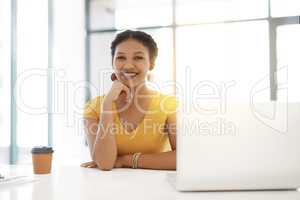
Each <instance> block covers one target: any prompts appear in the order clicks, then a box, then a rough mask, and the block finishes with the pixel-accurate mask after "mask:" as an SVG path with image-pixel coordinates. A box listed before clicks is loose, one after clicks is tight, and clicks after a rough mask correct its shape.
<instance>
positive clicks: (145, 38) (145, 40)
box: [110, 30, 158, 65]
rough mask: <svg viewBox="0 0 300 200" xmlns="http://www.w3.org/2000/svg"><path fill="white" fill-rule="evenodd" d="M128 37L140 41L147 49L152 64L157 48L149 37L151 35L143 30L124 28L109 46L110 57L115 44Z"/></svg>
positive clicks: (114, 50)
mask: <svg viewBox="0 0 300 200" xmlns="http://www.w3.org/2000/svg"><path fill="white" fill-rule="evenodd" d="M128 39H135V40H137V41H138V42H140V43H142V44H143V45H144V46H145V47H146V48H147V49H148V51H149V55H150V62H151V63H152V65H154V63H155V59H156V57H157V52H158V48H157V45H156V42H155V41H154V39H153V38H152V37H151V35H149V34H147V33H145V32H143V31H132V30H126V31H123V32H121V33H119V34H117V36H116V37H115V39H114V40H113V41H112V43H111V46H110V49H111V56H112V59H113V57H114V55H115V52H116V47H117V45H118V44H120V43H121V42H124V41H125V40H128Z"/></svg>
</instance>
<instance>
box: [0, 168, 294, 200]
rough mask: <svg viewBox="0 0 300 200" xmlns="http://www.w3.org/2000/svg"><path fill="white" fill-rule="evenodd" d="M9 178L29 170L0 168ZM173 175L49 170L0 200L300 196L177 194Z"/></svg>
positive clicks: (285, 198)
mask: <svg viewBox="0 0 300 200" xmlns="http://www.w3.org/2000/svg"><path fill="white" fill-rule="evenodd" d="M0 171H2V172H6V173H10V174H12V175H16V174H18V175H21V174H30V173H32V172H31V171H32V168H31V166H7V165H5V166H3V165H2V166H1V165H0ZM166 173H175V172H174V171H154V170H139V169H138V170H133V169H114V170H112V171H100V170H97V169H86V168H81V167H79V166H60V167H58V166H57V167H53V170H52V174H51V175H39V176H36V177H37V178H38V179H39V181H37V182H33V183H26V184H21V185H17V186H14V187H3V188H0V200H27V199H28V200H30V199H33V200H53V199H55V200H63V199H64V200H69V199H70V200H79V199H82V200H102V199H103V200H108V199H120V200H121V199H122V200H126V199H128V200H135V199H138V200H147V199H151V200H153V199H162V200H168V199H183V200H189V199H197V200H199V199H205V200H238V199H241V200H250V199H251V200H298V199H300V192H296V191H278V192H277V191H274V192H188V193H187V192H184V193H182V192H177V191H175V190H174V188H173V187H172V186H171V185H170V184H169V183H168V182H167V180H166Z"/></svg>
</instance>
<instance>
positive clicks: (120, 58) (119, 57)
mask: <svg viewBox="0 0 300 200" xmlns="http://www.w3.org/2000/svg"><path fill="white" fill-rule="evenodd" d="M124 59H125V57H124V56H117V60H124Z"/></svg>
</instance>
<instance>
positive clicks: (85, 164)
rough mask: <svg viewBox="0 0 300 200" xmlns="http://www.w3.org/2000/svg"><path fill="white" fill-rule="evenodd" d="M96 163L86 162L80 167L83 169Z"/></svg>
mask: <svg viewBox="0 0 300 200" xmlns="http://www.w3.org/2000/svg"><path fill="white" fill-rule="evenodd" d="M92 163H94V162H93V161H90V162H85V163H82V164H81V165H80V166H81V167H87V166H89V165H90V164H92Z"/></svg>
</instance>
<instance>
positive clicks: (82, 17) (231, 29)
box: [0, 0, 300, 164]
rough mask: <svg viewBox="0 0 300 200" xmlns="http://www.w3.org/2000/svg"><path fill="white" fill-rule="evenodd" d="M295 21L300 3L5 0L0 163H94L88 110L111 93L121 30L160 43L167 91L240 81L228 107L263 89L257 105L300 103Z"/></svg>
mask: <svg viewBox="0 0 300 200" xmlns="http://www.w3.org/2000/svg"><path fill="white" fill-rule="evenodd" d="M299 15H300V2H299V1H298V0H230V1H228V0H216V1H211V0H210V1H208V0H153V1H147V0H85V1H84V0H72V1H71V0H63V1H58V0H22V1H21V0H19V1H18V0H0V97H1V101H0V102H1V104H0V105H1V107H0V155H1V156H0V163H11V164H16V163H19V164H21V163H30V162H31V157H30V153H29V151H30V148H31V147H32V146H36V145H51V146H53V147H54V150H55V154H54V161H55V162H56V163H59V164H78V163H79V162H81V161H86V160H87V159H88V158H89V156H88V150H87V148H86V146H85V142H84V135H83V125H82V115H81V114H82V109H83V106H84V103H85V102H86V101H87V100H88V99H90V98H93V97H95V96H97V95H100V94H103V93H105V91H107V90H108V89H109V87H110V84H111V83H110V81H109V72H110V70H111V56H110V42H111V40H112V39H113V38H114V36H115V34H116V33H118V32H119V31H122V30H124V29H130V28H131V29H140V30H143V31H146V32H148V33H150V34H151V35H152V36H153V37H154V39H155V40H156V41H157V43H158V47H159V56H158V59H157V62H156V67H155V69H154V70H153V71H152V72H151V74H150V76H149V80H151V82H153V83H155V84H153V86H155V87H156V88H157V89H159V90H161V91H162V92H164V93H168V94H176V95H178V94H177V93H176V91H178V90H177V88H176V87H175V86H174V85H173V84H172V82H174V81H176V82H177V83H179V84H181V85H186V81H187V79H188V80H189V81H191V84H192V85H193V83H196V82H197V81H199V80H206V81H210V82H211V83H214V84H218V83H220V82H225V83H230V81H232V80H234V81H235V83H236V86H235V87H234V88H233V89H232V90H233V93H235V94H237V93H238V94H239V95H234V96H229V97H228V98H229V100H232V101H239V100H248V99H249V91H251V90H252V89H253V87H254V86H256V85H259V84H264V85H265V86H267V89H266V90H263V91H262V92H258V93H256V98H257V99H259V100H278V101H281V100H282V101H283V100H286V97H287V94H288V100H289V101H299V100H300V94H299V92H298V91H297V89H296V86H297V85H299V84H300V81H299V78H298V74H300V68H299V64H300V58H299V56H298V54H299V53H298V52H299V50H300V38H299V35H300V26H299ZM286 88H288V90H287V89H286ZM184 91H185V92H186V90H185V89H184ZM208 93H209V91H208ZM187 95H188V94H187ZM179 96H180V95H179Z"/></svg>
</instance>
